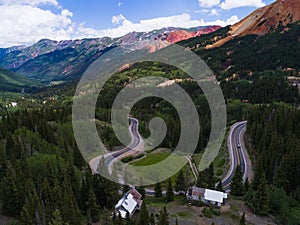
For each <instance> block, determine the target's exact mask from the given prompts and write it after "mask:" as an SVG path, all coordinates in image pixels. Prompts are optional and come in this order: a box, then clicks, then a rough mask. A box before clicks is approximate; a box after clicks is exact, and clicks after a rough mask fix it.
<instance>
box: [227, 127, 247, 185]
mask: <svg viewBox="0 0 300 225" xmlns="http://www.w3.org/2000/svg"><path fill="white" fill-rule="evenodd" d="M246 126H247V121H242V122H238V123H235V124H234V125H233V126H232V127H231V130H230V133H229V136H228V151H229V158H230V169H229V171H228V173H227V174H226V176H225V177H224V178H223V180H222V184H223V188H224V190H225V191H229V190H230V182H231V180H232V178H233V176H234V172H235V169H236V167H237V166H240V167H241V170H242V173H243V180H244V181H245V180H246V178H248V179H250V180H251V179H252V178H253V171H252V165H251V161H250V158H249V155H248V153H247V151H246V148H245V144H244V133H245V131H246Z"/></svg>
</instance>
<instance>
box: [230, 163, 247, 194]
mask: <svg viewBox="0 0 300 225" xmlns="http://www.w3.org/2000/svg"><path fill="white" fill-rule="evenodd" d="M230 189H231V194H233V195H236V196H241V195H243V194H244V190H243V173H242V170H241V167H240V166H237V168H236V169H235V172H234V175H233V178H232V181H231V184H230Z"/></svg>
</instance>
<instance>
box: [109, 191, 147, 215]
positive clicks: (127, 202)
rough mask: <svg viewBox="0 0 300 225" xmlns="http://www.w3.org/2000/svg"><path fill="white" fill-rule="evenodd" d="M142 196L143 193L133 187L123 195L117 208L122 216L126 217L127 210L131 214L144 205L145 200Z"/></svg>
mask: <svg viewBox="0 0 300 225" xmlns="http://www.w3.org/2000/svg"><path fill="white" fill-rule="evenodd" d="M141 198H142V195H141V194H140V193H139V192H138V191H137V190H135V189H131V190H130V191H128V192H127V193H126V194H124V195H123V196H122V198H121V199H120V200H119V202H118V203H117V204H116V206H115V209H116V210H118V211H119V213H120V214H121V217H122V218H126V214H127V212H128V213H129V215H130V216H131V215H132V214H133V213H134V211H135V210H136V209H137V208H139V207H140V206H141V205H142V203H143V201H142V199H141Z"/></svg>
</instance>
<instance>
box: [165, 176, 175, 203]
mask: <svg viewBox="0 0 300 225" xmlns="http://www.w3.org/2000/svg"><path fill="white" fill-rule="evenodd" d="M166 199H167V201H168V202H171V201H173V200H174V192H173V186H172V180H171V178H169V180H168V188H167V193H166Z"/></svg>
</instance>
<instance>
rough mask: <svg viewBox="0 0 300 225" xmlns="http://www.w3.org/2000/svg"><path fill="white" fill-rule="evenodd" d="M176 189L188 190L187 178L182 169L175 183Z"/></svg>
mask: <svg viewBox="0 0 300 225" xmlns="http://www.w3.org/2000/svg"><path fill="white" fill-rule="evenodd" d="M175 191H177V192H179V191H186V185H185V178H184V175H183V171H182V170H180V172H179V174H178V176H177V179H176V183H175Z"/></svg>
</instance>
